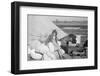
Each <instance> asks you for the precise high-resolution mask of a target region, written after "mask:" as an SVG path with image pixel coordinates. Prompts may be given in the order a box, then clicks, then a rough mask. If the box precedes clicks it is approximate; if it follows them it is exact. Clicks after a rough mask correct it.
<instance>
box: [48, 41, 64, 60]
mask: <svg viewBox="0 0 100 76" xmlns="http://www.w3.org/2000/svg"><path fill="white" fill-rule="evenodd" d="M57 43H58V45H59V47H60V45H61V44H60V42H59V41H58V42H57ZM48 47H49V50H50V52H52V53H53V54H54V55H55V57H56V59H59V55H58V51H57V50H56V48H55V46H54V44H53V43H52V42H49V43H48ZM59 53H60V55H63V54H64V53H65V51H64V50H63V49H61V48H60V50H59Z"/></svg>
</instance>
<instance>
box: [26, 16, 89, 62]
mask: <svg viewBox="0 0 100 76" xmlns="http://www.w3.org/2000/svg"><path fill="white" fill-rule="evenodd" d="M27 21H28V23H27V29H28V31H27V39H28V40H27V41H28V42H27V43H28V44H27V60H28V61H35V60H63V59H84V58H88V54H87V53H88V17H82V16H55V15H54V16H53V15H51V16H50V15H34V14H28V15H27Z"/></svg>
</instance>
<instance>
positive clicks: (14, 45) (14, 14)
mask: <svg viewBox="0 0 100 76" xmlns="http://www.w3.org/2000/svg"><path fill="white" fill-rule="evenodd" d="M20 6H31V7H44V8H63V9H83V10H94V12H95V19H94V25H95V28H94V34H95V36H94V42H95V44H94V50H95V53H94V66H83V67H65V68H49V69H35V70H28V69H27V70H20V69H19V68H20V10H19V9H20ZM97 28H98V27H97V7H96V6H81V5H64V4H48V3H31V2H12V3H11V73H13V74H26V73H43V72H58V71H73V70H90V69H97V48H98V47H97V46H98V45H97V41H98V39H97V35H98V33H97Z"/></svg>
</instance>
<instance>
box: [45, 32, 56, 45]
mask: <svg viewBox="0 0 100 76" xmlns="http://www.w3.org/2000/svg"><path fill="white" fill-rule="evenodd" d="M54 33H55V41H56V42H57V31H56V30H53V31H52V33H51V34H50V35H49V36H48V38H47V40H46V41H45V44H48V43H49V42H52V39H53V36H54Z"/></svg>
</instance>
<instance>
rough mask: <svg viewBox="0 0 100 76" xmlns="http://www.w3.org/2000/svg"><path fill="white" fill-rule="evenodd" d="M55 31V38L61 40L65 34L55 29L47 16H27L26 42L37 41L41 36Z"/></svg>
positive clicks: (57, 28)
mask: <svg viewBox="0 0 100 76" xmlns="http://www.w3.org/2000/svg"><path fill="white" fill-rule="evenodd" d="M54 29H56V30H57V33H58V35H57V37H58V39H61V38H63V37H65V36H66V35H67V34H66V33H65V32H64V31H62V30H61V29H60V28H59V27H57V26H56V25H55V24H54V23H53V22H52V21H51V20H50V19H49V17H48V16H35V15H28V42H31V41H32V40H34V39H39V38H41V36H45V37H46V35H49V34H51V32H52V31H53V30H54Z"/></svg>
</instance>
